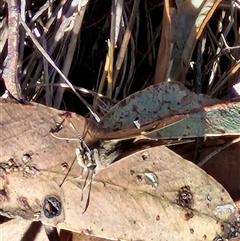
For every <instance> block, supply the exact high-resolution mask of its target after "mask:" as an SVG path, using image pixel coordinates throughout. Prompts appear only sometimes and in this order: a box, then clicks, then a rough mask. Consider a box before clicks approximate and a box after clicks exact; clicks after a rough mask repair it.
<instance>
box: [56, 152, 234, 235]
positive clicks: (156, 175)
mask: <svg viewBox="0 0 240 241" xmlns="http://www.w3.org/2000/svg"><path fill="white" fill-rule="evenodd" d="M82 182H83V180H75V181H73V182H66V183H65V184H64V185H63V187H62V188H63V192H64V193H65V201H66V204H67V207H68V208H66V206H65V210H66V209H67V211H65V220H64V221H63V222H62V223H59V224H58V227H60V228H64V229H69V230H72V231H74V232H82V231H83V232H85V233H87V234H89V235H91V236H97V237H102V238H108V239H116V240H117V239H120V240H174V239H175V238H176V237H178V240H186V237H188V239H187V240H202V239H203V238H204V237H206V238H205V239H206V240H213V239H214V238H215V237H216V236H217V235H220V236H223V237H229V236H231V230H230V227H231V225H229V223H230V224H231V223H234V222H235V221H236V217H235V216H234V215H235V214H234V213H235V210H236V207H235V204H234V202H233V201H232V199H231V197H230V196H229V194H228V193H227V192H226V190H225V189H224V188H223V187H222V186H221V185H220V184H218V183H217V182H216V181H215V180H214V179H213V178H212V177H211V176H209V175H207V174H206V173H205V172H204V171H203V170H201V169H200V168H198V167H197V166H195V165H194V164H192V163H190V162H188V161H186V160H184V159H182V158H181V157H180V156H178V155H176V154H175V153H173V152H172V151H170V150H169V149H167V148H166V147H154V148H150V149H148V150H143V151H140V152H137V153H135V154H133V155H131V156H129V157H126V158H124V159H122V160H120V161H118V162H116V163H114V164H112V165H110V166H109V167H108V168H106V169H105V170H103V171H101V172H99V173H98V174H96V176H95V177H94V181H93V183H92V189H91V201H90V204H89V207H88V209H87V211H86V212H85V213H84V214H82V212H83V210H84V207H85V203H86V199H87V193H88V190H84V194H83V197H84V199H83V201H81V193H77V191H76V186H81V185H82ZM185 195H187V196H188V197H189V198H187V199H184V197H185ZM73 196H74V198H73ZM182 198H183V199H184V200H185V201H184V200H183V199H182ZM76 220H78V221H76ZM223 227H224V228H223ZM162 230H164V232H163V231H162Z"/></svg>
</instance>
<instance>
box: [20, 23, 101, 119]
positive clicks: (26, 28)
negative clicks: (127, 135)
mask: <svg viewBox="0 0 240 241" xmlns="http://www.w3.org/2000/svg"><path fill="white" fill-rule="evenodd" d="M20 22H21V24H22V26H23V27H24V29H25V30H26V32H27V33H28V34H29V36H30V38H31V40H32V41H33V42H34V44H35V45H36V46H37V48H38V50H39V52H40V53H41V54H42V55H43V56H44V57H45V58H46V59H47V60H48V62H49V63H50V64H51V65H52V67H53V68H54V69H55V70H56V71H57V72H58V73H59V74H60V76H61V77H62V78H63V79H64V80H65V82H66V83H67V84H68V86H69V87H70V88H71V89H72V91H73V92H74V93H75V94H76V96H77V97H78V98H79V99H80V100H81V101H82V102H83V103H84V104H85V105H86V107H87V108H88V110H89V111H90V112H91V114H92V115H93V116H94V118H95V120H96V121H97V122H99V121H100V118H99V117H98V116H97V114H96V113H95V112H94V111H93V110H92V108H91V107H90V105H89V104H88V103H87V102H86V101H85V100H84V99H83V98H82V97H81V96H80V95H79V94H78V92H77V91H76V90H75V89H74V87H73V85H72V83H71V82H70V81H69V80H68V79H67V78H66V76H65V75H64V74H63V73H62V71H61V70H60V69H59V68H58V67H57V66H56V65H55V63H54V61H53V60H52V59H51V57H50V56H49V55H48V54H47V52H46V51H45V50H44V48H43V47H42V46H41V45H40V44H39V43H38V41H37V40H36V38H35V37H34V35H33V34H32V33H31V31H30V30H29V28H28V27H27V25H26V23H25V22H23V21H22V20H21V19H20Z"/></svg>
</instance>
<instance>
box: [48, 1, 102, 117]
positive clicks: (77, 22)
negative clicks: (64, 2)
mask: <svg viewBox="0 0 240 241" xmlns="http://www.w3.org/2000/svg"><path fill="white" fill-rule="evenodd" d="M86 6H87V3H85V2H84V5H82V1H79V3H78V8H77V9H78V10H77V13H75V14H74V15H73V17H74V18H75V19H72V23H71V24H72V25H74V26H73V29H72V34H71V39H70V43H69V45H68V51H67V55H66V58H65V61H64V65H63V69H62V72H63V73H64V75H65V76H68V73H69V71H70V68H71V64H72V61H73V55H74V53H75V51H76V46H77V39H78V35H79V32H80V29H81V26H82V21H83V16H84V13H85V10H86ZM64 81H65V80H64V79H62V78H61V79H60V80H59V83H62V82H64ZM64 90H65V89H64V88H61V87H59V88H58V90H57V93H56V98H55V100H54V105H53V106H54V107H55V108H57V109H59V108H60V105H61V102H62V98H63V93H64ZM84 104H86V103H84ZM87 106H88V107H90V106H89V104H88V105H87ZM90 109H91V108H90ZM93 116H94V117H95V118H96V115H93ZM96 120H98V118H97V119H96Z"/></svg>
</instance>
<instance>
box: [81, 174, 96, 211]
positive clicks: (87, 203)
mask: <svg viewBox="0 0 240 241" xmlns="http://www.w3.org/2000/svg"><path fill="white" fill-rule="evenodd" d="M92 181H93V172H91V179H90V184H89V190H88V197H87V201H86V205H85V209H84V211H83V212H82V214H84V213H85V212H86V211H87V208H88V206H89V203H90V195H91V189H92Z"/></svg>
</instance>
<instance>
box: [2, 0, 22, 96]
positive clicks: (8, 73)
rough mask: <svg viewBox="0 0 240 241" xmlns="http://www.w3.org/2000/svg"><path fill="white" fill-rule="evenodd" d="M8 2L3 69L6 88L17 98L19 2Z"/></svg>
mask: <svg viewBox="0 0 240 241" xmlns="http://www.w3.org/2000/svg"><path fill="white" fill-rule="evenodd" d="M7 2H8V57H7V65H6V67H5V68H4V70H3V79H4V80H5V84H6V88H7V90H8V91H9V92H10V93H11V95H13V96H14V97H15V98H17V99H21V98H22V94H21V87H20V84H19V82H18V76H17V72H18V39H19V32H18V30H19V21H18V19H19V4H18V1H16V0H10V1H7Z"/></svg>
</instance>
